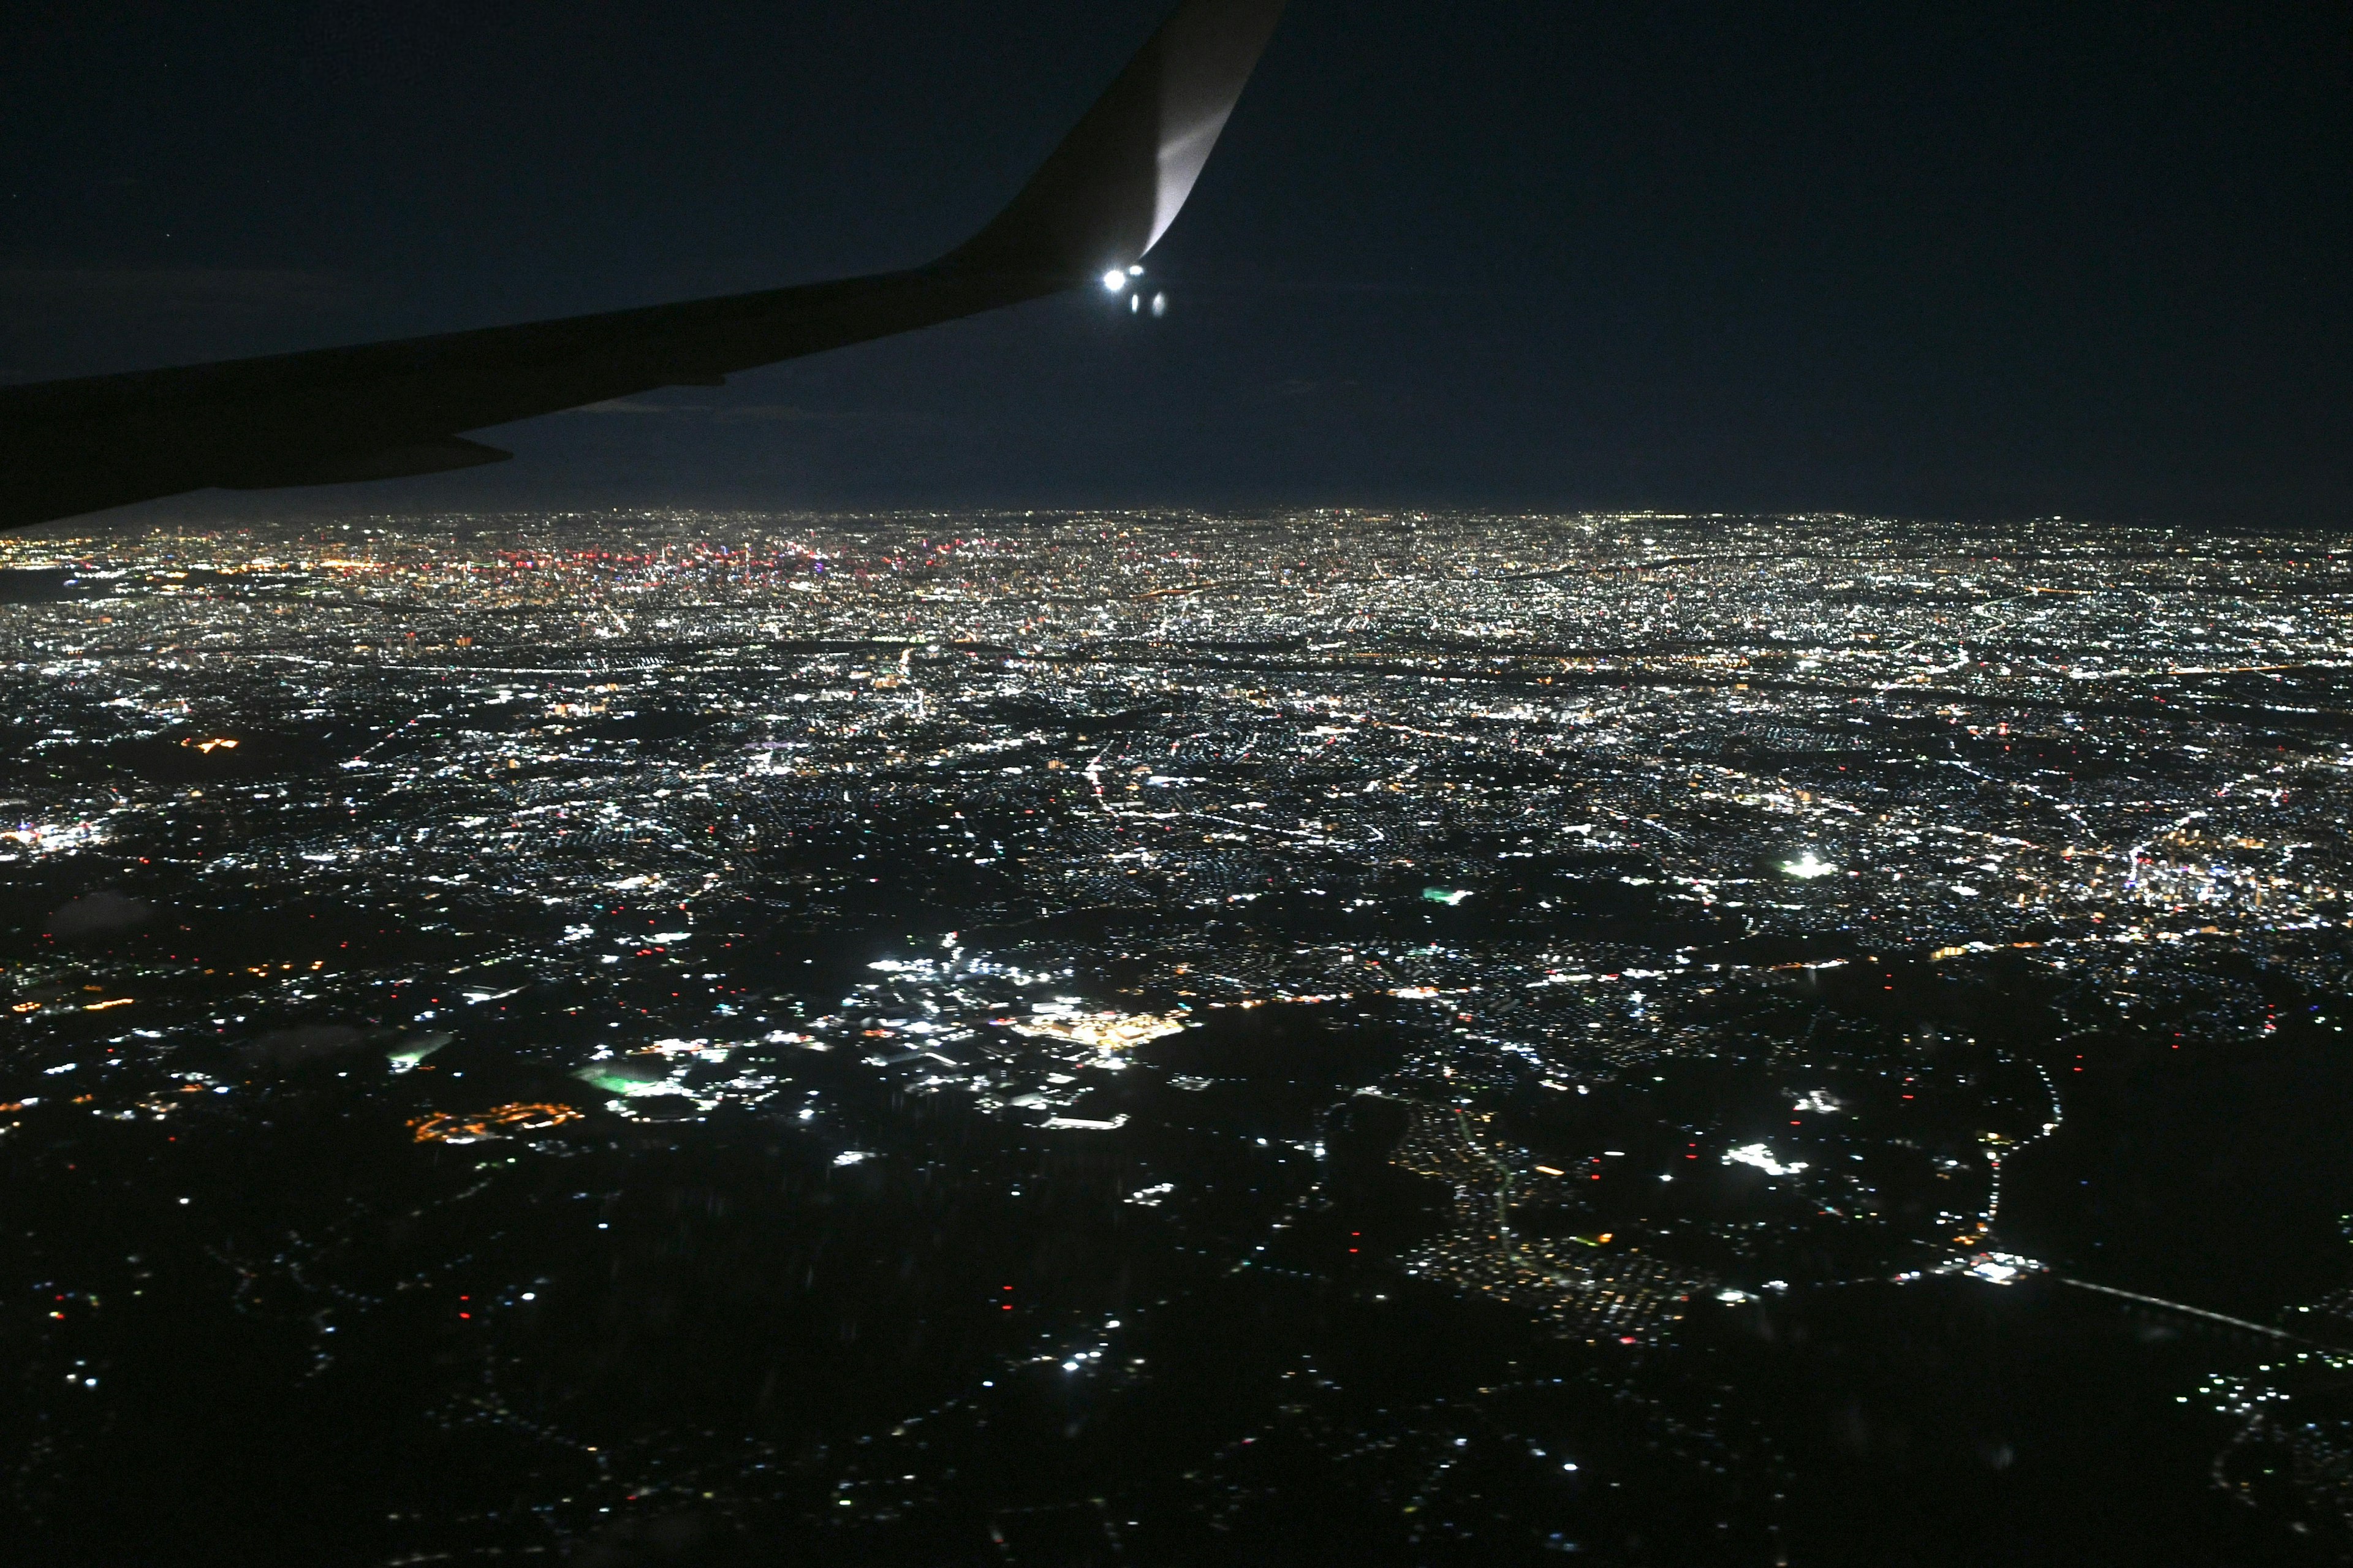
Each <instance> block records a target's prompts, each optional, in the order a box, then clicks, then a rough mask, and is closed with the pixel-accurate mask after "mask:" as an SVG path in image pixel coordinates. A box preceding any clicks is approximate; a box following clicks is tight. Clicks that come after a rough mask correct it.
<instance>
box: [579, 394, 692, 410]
mask: <svg viewBox="0 0 2353 1568" xmlns="http://www.w3.org/2000/svg"><path fill="white" fill-rule="evenodd" d="M710 406H711V405H709V404H707V403H649V402H647V401H646V400H645V399H644V398H642V397H608V398H607V399H606V400H605V401H604V402H602V403H589V404H584V405H581V406H580V407H578V408H574V409H570V410H568V411H567V412H570V413H573V414H692V413H696V412H698V411H700V410H702V409H707V408H709V407H710Z"/></svg>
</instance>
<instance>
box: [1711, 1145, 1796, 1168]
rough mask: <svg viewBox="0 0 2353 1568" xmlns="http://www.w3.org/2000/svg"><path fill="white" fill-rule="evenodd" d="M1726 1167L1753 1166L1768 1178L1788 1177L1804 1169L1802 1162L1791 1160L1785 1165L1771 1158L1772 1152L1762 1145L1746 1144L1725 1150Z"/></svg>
mask: <svg viewBox="0 0 2353 1568" xmlns="http://www.w3.org/2000/svg"><path fill="white" fill-rule="evenodd" d="M1724 1163H1725V1164H1727V1165H1754V1166H1756V1167H1757V1169H1758V1170H1760V1171H1762V1172H1764V1173H1766V1174H1767V1175H1768V1176H1789V1175H1795V1174H1796V1173H1798V1172H1799V1171H1802V1170H1804V1169H1805V1168H1806V1163H1805V1162H1804V1161H1803V1160H1791V1161H1789V1162H1788V1163H1787V1164H1784V1163H1782V1162H1780V1161H1778V1160H1777V1159H1775V1158H1774V1157H1773V1151H1772V1150H1770V1149H1767V1147H1765V1145H1764V1144H1762V1143H1746V1144H1743V1145H1742V1146H1741V1147H1739V1148H1737V1149H1732V1150H1727V1151H1726V1152H1725V1156H1724Z"/></svg>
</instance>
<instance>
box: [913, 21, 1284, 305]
mask: <svg viewBox="0 0 2353 1568" xmlns="http://www.w3.org/2000/svg"><path fill="white" fill-rule="evenodd" d="M1283 3H1284V0H1185V3H1184V4H1183V5H1179V6H1177V8H1176V13H1175V14H1174V15H1173V16H1170V17H1169V18H1168V20H1167V21H1166V22H1165V23H1163V24H1162V25H1161V27H1160V30H1159V31H1158V32H1157V33H1155V34H1154V35H1153V36H1152V39H1151V41H1150V42H1148V43H1146V44H1145V46H1144V47H1143V49H1142V50H1141V51H1140V52H1139V53H1138V54H1137V55H1136V57H1135V58H1134V59H1133V60H1131V61H1129V62H1128V67H1127V68H1126V69H1125V70H1124V71H1122V72H1121V73H1120V75H1119V79H1118V80H1116V81H1114V82H1113V83H1112V85H1111V88H1110V89H1109V90H1108V91H1106V92H1105V93H1104V94H1103V97H1101V98H1100V99H1097V100H1095V105H1094V107H1093V108H1092V109H1090V110H1087V112H1086V116H1085V118H1083V119H1082V120H1081V121H1079V123H1078V124H1077V126H1076V127H1074V128H1073V129H1072V130H1071V133H1070V134H1069V135H1068V136H1065V137H1064V138H1063V139H1062V142H1061V145H1060V146H1059V147H1057V148H1055V149H1054V151H1053V153H1052V155H1051V156H1050V157H1049V158H1047V160H1046V162H1045V163H1044V164H1042V165H1041V166H1040V167H1039V170H1038V173H1037V174H1035V175H1033V176H1031V178H1030V181H1029V184H1027V185H1024V186H1023V187H1022V188H1021V194H1020V195H1017V196H1015V197H1014V198H1013V200H1012V202H1011V203H1010V204H1009V205H1008V206H1007V207H1006V208H1005V210H1004V211H1003V212H1001V213H999V214H997V216H996V217H995V218H993V219H992V220H990V222H989V224H988V226H987V227H985V228H983V229H982V230H981V231H980V232H979V233H978V234H976V235H975V236H973V237H972V238H970V239H969V240H966V241H965V243H964V244H963V245H961V246H958V247H956V248H955V250H952V251H950V252H949V253H948V254H947V255H946V256H944V257H942V258H940V260H939V262H938V263H937V266H938V267H940V268H943V269H946V270H951V271H957V272H976V273H997V274H1022V275H1026V276H1029V277H1033V278H1038V279H1056V280H1057V281H1059V282H1062V283H1065V284H1067V283H1075V282H1077V281H1079V280H1081V279H1087V278H1092V277H1097V276H1100V275H1102V274H1103V273H1105V272H1108V271H1110V270H1111V269H1113V268H1126V267H1129V266H1132V265H1133V264H1134V263H1135V262H1136V261H1138V260H1140V259H1141V258H1143V256H1144V254H1145V252H1146V251H1148V250H1150V249H1151V248H1152V247H1154V246H1155V245H1157V244H1158V243H1159V242H1160V237H1161V236H1162V235H1164V234H1166V232H1167V231H1168V226H1169V225H1170V224H1171V223H1174V222H1175V221H1176V214H1177V211H1178V210H1179V209H1180V208H1182V207H1183V206H1184V205H1185V198H1186V197H1187V196H1188V195H1191V194H1192V191H1193V182H1194V181H1195V180H1197V179H1198V178H1199V177H1200V174H1201V167H1202V165H1203V164H1205V163H1208V159H1209V150H1210V149H1211V148H1212V147H1215V146H1216V145H1217V142H1218V133H1219V132H1221V131H1223V130H1224V129H1225V128H1226V118H1227V116H1229V115H1230V114H1231V113H1233V111H1234V105H1235V103H1236V102H1237V101H1239V100H1240V98H1241V95H1242V87H1243V85H1244V84H1245V83H1247V82H1248V81H1249V80H1250V71H1251V69H1252V68H1254V67H1255V66H1256V65H1257V64H1258V58H1259V56H1260V55H1261V53H1262V52H1264V50H1265V48H1266V42H1267V39H1268V38H1269V37H1271V36H1272V34H1273V32H1274V24H1275V21H1276V19H1277V18H1278V17H1280V16H1282V7H1283Z"/></svg>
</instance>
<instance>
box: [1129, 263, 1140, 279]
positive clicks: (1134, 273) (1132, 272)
mask: <svg viewBox="0 0 2353 1568" xmlns="http://www.w3.org/2000/svg"><path fill="white" fill-rule="evenodd" d="M1127 275H1128V276H1129V277H1130V278H1141V277H1143V276H1144V268H1142V267H1141V266H1136V267H1131V268H1128V269H1127Z"/></svg>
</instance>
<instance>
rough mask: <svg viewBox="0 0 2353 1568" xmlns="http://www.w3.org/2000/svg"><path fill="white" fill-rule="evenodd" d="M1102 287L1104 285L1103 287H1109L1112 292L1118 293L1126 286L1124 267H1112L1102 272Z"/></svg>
mask: <svg viewBox="0 0 2353 1568" xmlns="http://www.w3.org/2000/svg"><path fill="white" fill-rule="evenodd" d="M1103 287H1104V288H1106V289H1110V290H1111V291H1112V292H1113V293H1114V294H1116V293H1118V292H1119V291H1120V290H1121V289H1124V288H1126V287H1127V273H1126V271H1125V270H1124V269H1123V268H1117V267H1114V268H1112V269H1111V270H1110V271H1108V272H1106V273H1104V274H1103Z"/></svg>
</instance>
